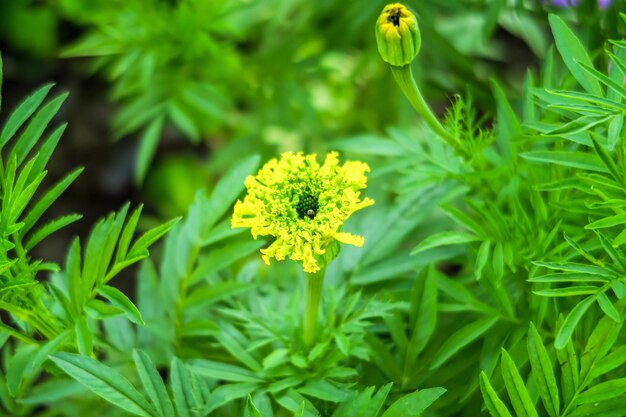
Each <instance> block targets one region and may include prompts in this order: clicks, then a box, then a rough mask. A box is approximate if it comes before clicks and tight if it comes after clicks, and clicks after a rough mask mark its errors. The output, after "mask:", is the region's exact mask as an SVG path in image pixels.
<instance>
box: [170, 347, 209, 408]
mask: <svg viewBox="0 0 626 417" xmlns="http://www.w3.org/2000/svg"><path fill="white" fill-rule="evenodd" d="M198 384H199V381H198V380H197V379H196V378H195V375H193V374H192V373H191V372H190V371H189V368H188V367H187V365H185V364H184V363H183V362H182V361H181V360H180V359H178V358H177V357H174V358H172V362H171V365H170V385H171V387H172V393H173V394H174V405H175V407H176V413H177V414H178V417H200V416H201V415H203V414H202V410H203V409H204V408H205V404H204V398H203V396H202V392H201V390H200V388H199V386H198Z"/></svg>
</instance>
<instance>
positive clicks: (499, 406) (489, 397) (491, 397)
mask: <svg viewBox="0 0 626 417" xmlns="http://www.w3.org/2000/svg"><path fill="white" fill-rule="evenodd" d="M480 392H481V393H482V394H483V400H484V401H485V406H486V407H487V410H489V414H491V416H492V417H512V416H511V413H510V412H509V410H508V408H506V405H505V404H504V403H503V402H502V400H501V399H500V398H499V397H498V393H496V391H495V390H494V389H493V387H492V386H491V383H490V382H489V378H487V375H486V374H485V372H484V371H483V372H481V373H480Z"/></svg>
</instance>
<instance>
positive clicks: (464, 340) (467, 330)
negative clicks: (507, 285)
mask: <svg viewBox="0 0 626 417" xmlns="http://www.w3.org/2000/svg"><path fill="white" fill-rule="evenodd" d="M497 321H498V317H485V318H482V319H479V320H476V321H473V322H471V323H469V324H468V325H466V326H465V327H463V328H461V329H459V330H457V331H456V332H454V334H452V335H450V336H449V337H448V338H447V340H446V341H445V342H444V344H443V346H441V348H440V349H439V351H438V352H437V354H435V357H434V358H433V360H432V363H431V365H430V369H431V370H432V369H436V368H438V367H439V366H441V365H443V364H444V363H445V362H446V361H447V360H448V359H450V357H452V356H453V355H455V354H456V353H458V351H459V350H461V349H462V348H464V347H465V346H467V345H468V344H470V343H472V342H473V341H474V340H476V339H477V338H479V337H480V336H481V335H483V334H484V333H485V332H486V331H487V330H489V329H490V328H491V327H492V326H493V325H494V324H496V323H497Z"/></svg>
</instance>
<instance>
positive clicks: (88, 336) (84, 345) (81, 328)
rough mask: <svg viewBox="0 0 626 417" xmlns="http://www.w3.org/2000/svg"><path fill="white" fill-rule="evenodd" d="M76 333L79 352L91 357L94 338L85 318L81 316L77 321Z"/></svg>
mask: <svg viewBox="0 0 626 417" xmlns="http://www.w3.org/2000/svg"><path fill="white" fill-rule="evenodd" d="M74 332H75V333H76V345H77V346H78V351H79V352H80V353H81V354H83V355H85V356H90V355H91V354H92V353H93V337H92V332H91V329H90V328H89V323H87V319H86V318H85V316H79V317H78V318H77V319H76V322H75V323H74Z"/></svg>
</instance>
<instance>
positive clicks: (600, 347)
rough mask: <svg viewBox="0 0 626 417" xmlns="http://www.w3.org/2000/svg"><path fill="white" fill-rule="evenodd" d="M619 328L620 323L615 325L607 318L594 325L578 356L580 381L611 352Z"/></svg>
mask: <svg viewBox="0 0 626 417" xmlns="http://www.w3.org/2000/svg"><path fill="white" fill-rule="evenodd" d="M621 328H622V323H616V322H615V321H613V319H611V318H609V317H603V318H602V319H600V321H599V322H598V323H597V324H596V326H595V328H594V329H593V332H592V333H591V335H590V336H589V338H588V339H587V344H586V345H585V349H584V350H583V353H582V355H581V356H580V379H581V381H584V380H586V379H587V378H588V376H589V374H590V373H591V372H593V370H594V367H595V366H596V364H597V363H598V362H599V361H600V360H602V358H604V356H605V355H606V354H607V353H608V352H609V351H610V350H611V348H612V347H613V344H615V341H616V340H617V337H618V335H619V333H620V329H621Z"/></svg>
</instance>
